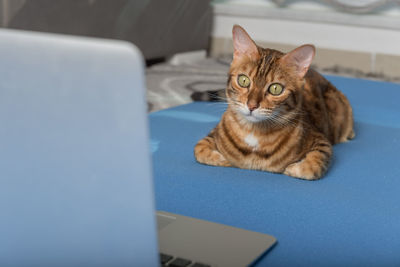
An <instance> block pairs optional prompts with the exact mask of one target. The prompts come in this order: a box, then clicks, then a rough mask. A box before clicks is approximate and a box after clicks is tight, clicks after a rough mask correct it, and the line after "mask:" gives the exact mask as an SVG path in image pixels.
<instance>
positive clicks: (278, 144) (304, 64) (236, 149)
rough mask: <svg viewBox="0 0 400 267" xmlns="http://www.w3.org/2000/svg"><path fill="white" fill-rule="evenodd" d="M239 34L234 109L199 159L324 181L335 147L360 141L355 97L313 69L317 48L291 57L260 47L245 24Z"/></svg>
mask: <svg viewBox="0 0 400 267" xmlns="http://www.w3.org/2000/svg"><path fill="white" fill-rule="evenodd" d="M232 35H233V46H234V53H233V60H232V63H231V66H230V70H229V77H228V82H227V87H226V90H225V94H226V98H227V102H228V107H227V109H226V111H225V112H224V114H223V115H222V118H221V120H220V122H219V123H218V125H217V126H216V127H215V128H214V129H213V130H212V131H211V132H210V133H209V134H208V135H207V136H206V137H205V138H203V139H201V140H200V141H199V142H198V143H197V144H196V146H195V148H194V155H195V158H196V160H197V161H198V162H199V163H202V164H208V165H214V166H230V167H238V168H244V169H255V170H262V171H269V172H274V173H283V174H286V175H289V176H292V177H295V178H300V179H306V180H316V179H319V178H321V177H322V176H323V175H324V174H325V173H326V171H327V169H328V167H329V163H330V160H331V157H332V145H334V144H337V143H341V142H346V141H348V140H350V139H352V138H354V137H355V133H354V129H353V111H352V108H351V106H350V103H349V101H348V99H347V98H346V97H345V96H344V95H343V94H342V93H341V92H340V91H339V90H338V89H337V88H336V87H335V86H333V85H332V84H331V83H330V82H329V81H327V80H326V79H325V78H324V77H323V76H322V75H320V74H319V73H318V72H316V71H314V70H313V69H311V68H310V65H311V62H312V60H313V58H314V55H315V47H314V46H313V45H310V44H306V45H302V46H300V47H298V48H296V49H294V50H293V51H291V52H289V53H287V54H284V53H282V52H280V51H277V50H273V49H265V48H261V47H259V46H257V45H256V44H255V42H254V41H253V40H252V39H251V38H250V36H249V35H248V34H247V32H246V31H245V30H244V29H243V28H242V27H240V26H239V25H235V26H234V27H233V29H232Z"/></svg>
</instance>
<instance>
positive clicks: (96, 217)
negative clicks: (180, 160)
mask: <svg viewBox="0 0 400 267" xmlns="http://www.w3.org/2000/svg"><path fill="white" fill-rule="evenodd" d="M146 119H147V116H146V102H145V90H144V69H143V60H142V57H141V55H140V53H139V52H138V50H137V49H136V48H135V47H134V46H133V45H131V44H129V43H126V42H121V41H111V40H100V39H91V38H82V37H72V36H62V35H52V34H42V33H32V32H23V31H12V30H0V214H1V215H0V217H1V219H0V237H1V238H0V265H1V266H21V265H24V266H25V265H26V266H157V265H158V253H157V236H156V224H155V214H154V199H153V189H152V180H151V167H150V152H149V146H148V129H147V121H146Z"/></svg>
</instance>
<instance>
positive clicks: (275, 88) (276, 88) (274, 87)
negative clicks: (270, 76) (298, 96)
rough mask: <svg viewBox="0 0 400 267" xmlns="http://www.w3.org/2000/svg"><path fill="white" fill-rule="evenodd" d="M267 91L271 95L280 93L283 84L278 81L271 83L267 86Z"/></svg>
mask: <svg viewBox="0 0 400 267" xmlns="http://www.w3.org/2000/svg"><path fill="white" fill-rule="evenodd" d="M268 92H269V93H270V94H271V95H280V94H282V92H283V86H282V84H280V83H273V84H271V85H270V86H269V87H268Z"/></svg>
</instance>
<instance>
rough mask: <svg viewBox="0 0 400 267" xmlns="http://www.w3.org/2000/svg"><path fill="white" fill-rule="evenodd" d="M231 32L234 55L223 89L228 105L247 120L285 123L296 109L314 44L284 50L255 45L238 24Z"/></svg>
mask: <svg viewBox="0 0 400 267" xmlns="http://www.w3.org/2000/svg"><path fill="white" fill-rule="evenodd" d="M232 33H233V46H234V55H233V61H232V64H231V68H230V71H229V75H230V76H229V79H228V86H227V90H226V94H227V98H228V102H229V104H230V106H231V108H233V109H234V110H235V111H237V113H238V114H240V115H242V116H243V118H245V119H246V121H249V122H254V123H256V122H261V121H272V122H277V123H281V124H284V121H285V120H287V119H288V118H287V117H290V115H293V114H295V113H296V112H298V108H299V105H300V102H301V101H302V100H301V99H302V95H301V90H303V86H304V76H305V75H306V73H307V71H308V69H309V67H310V64H311V61H312V59H313V57H314V54H315V48H314V46H313V45H303V46H300V47H298V48H296V49H294V50H293V51H291V52H289V53H287V54H284V53H282V52H279V51H277V50H273V49H264V48H261V47H258V46H257V45H256V44H255V43H254V41H253V40H252V39H251V38H250V36H249V35H248V34H247V32H246V31H245V30H244V29H243V28H242V27H240V26H238V25H235V26H234V27H233V30H232Z"/></svg>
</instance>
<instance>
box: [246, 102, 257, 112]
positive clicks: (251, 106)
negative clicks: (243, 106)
mask: <svg viewBox="0 0 400 267" xmlns="http://www.w3.org/2000/svg"><path fill="white" fill-rule="evenodd" d="M259 106H260V105H259V104H258V103H257V102H255V101H249V102H247V107H248V108H249V110H250V111H253V110H255V109H257V108H258V107H259Z"/></svg>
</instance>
